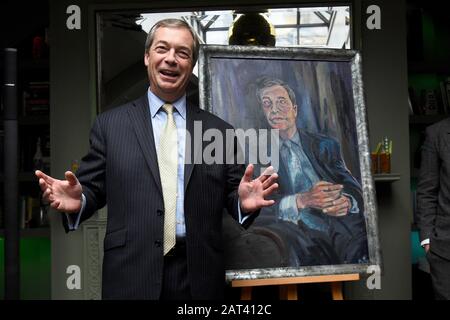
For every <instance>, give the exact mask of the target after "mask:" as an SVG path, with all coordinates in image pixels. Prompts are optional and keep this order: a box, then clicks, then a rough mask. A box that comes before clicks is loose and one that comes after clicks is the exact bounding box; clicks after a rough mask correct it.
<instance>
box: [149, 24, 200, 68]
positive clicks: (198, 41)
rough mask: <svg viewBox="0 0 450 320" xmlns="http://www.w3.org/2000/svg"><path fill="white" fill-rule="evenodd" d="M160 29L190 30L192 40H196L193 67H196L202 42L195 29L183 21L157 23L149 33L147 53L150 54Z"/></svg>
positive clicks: (193, 49)
mask: <svg viewBox="0 0 450 320" xmlns="http://www.w3.org/2000/svg"><path fill="white" fill-rule="evenodd" d="M159 28H184V29H187V30H189V32H190V33H191V35H192V38H193V39H194V46H193V48H192V51H193V52H192V65H195V63H196V62H197V59H198V51H199V47H200V40H199V39H198V36H197V33H196V32H195V31H194V29H192V27H191V26H190V25H189V24H188V23H187V22H186V21H184V20H181V19H172V18H170V19H163V20H160V21H158V22H157V23H155V24H154V25H153V27H152V28H151V29H150V31H149V32H148V35H147V40H145V53H148V50H149V49H150V46H151V45H152V43H153V40H154V39H155V33H156V30H158V29H159Z"/></svg>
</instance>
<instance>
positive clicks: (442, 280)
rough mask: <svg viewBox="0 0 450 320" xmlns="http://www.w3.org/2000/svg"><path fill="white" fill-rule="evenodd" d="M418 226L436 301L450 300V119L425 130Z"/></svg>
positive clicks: (418, 196) (420, 176)
mask: <svg viewBox="0 0 450 320" xmlns="http://www.w3.org/2000/svg"><path fill="white" fill-rule="evenodd" d="M416 221H417V225H418V227H419V230H420V239H421V244H422V246H423V247H424V248H425V251H426V253H427V260H428V262H429V264H430V273H431V279H432V283H433V288H434V292H435V296H436V299H445V300H449V299H450V118H448V119H445V120H443V121H440V122H438V123H436V124H434V125H432V126H430V127H428V128H427V130H426V139H425V142H424V144H423V146H422V161H421V167H420V174H419V180H418V183H417V216H416Z"/></svg>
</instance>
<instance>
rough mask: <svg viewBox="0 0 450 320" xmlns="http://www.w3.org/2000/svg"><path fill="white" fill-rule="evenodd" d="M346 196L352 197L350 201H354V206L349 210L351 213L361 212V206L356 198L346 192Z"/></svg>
mask: <svg viewBox="0 0 450 320" xmlns="http://www.w3.org/2000/svg"><path fill="white" fill-rule="evenodd" d="M343 195H344V196H346V197H347V198H349V199H350V202H351V203H352V207H351V208H350V210H349V213H359V207H358V202H357V201H356V200H355V198H354V197H353V196H352V195H351V194H347V193H344V194H343Z"/></svg>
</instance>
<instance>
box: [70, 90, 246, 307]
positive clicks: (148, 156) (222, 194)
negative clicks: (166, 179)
mask: <svg viewBox="0 0 450 320" xmlns="http://www.w3.org/2000/svg"><path fill="white" fill-rule="evenodd" d="M194 121H201V124H202V129H203V131H205V130H207V129H210V128H215V129H218V130H220V131H221V132H222V133H224V136H225V130H226V129H231V128H232V127H231V126H230V125H229V124H227V123H226V122H224V121H223V120H221V119H219V118H218V117H216V116H214V115H212V114H210V113H208V112H206V111H204V110H201V109H199V108H197V107H194V106H192V105H189V103H188V105H187V121H186V129H187V131H188V132H190V133H191V136H192V137H193V136H194V134H193V131H194V130H193V129H194ZM196 138H198V137H196ZM193 140H194V139H192V141H193ZM208 143H209V142H208ZM204 146H205V143H204V142H202V143H195V142H194V141H193V142H192V143H191V145H190V146H189V145H187V146H186V152H188V148H189V150H191V151H192V152H193V154H194V155H197V156H199V155H200V156H201V154H202V147H203V148H204ZM224 148H226V147H225V144H224ZM226 151H227V152H236V149H235V148H234V150H226ZM185 166H186V167H185V179H184V185H185V198H184V199H185V200H184V201H185V204H184V212H185V222H186V247H187V265H188V277H189V282H190V285H191V294H192V297H193V298H194V299H221V298H223V289H224V279H225V278H224V276H225V272H224V261H223V249H222V213H223V209H224V208H227V209H228V211H229V212H230V213H231V214H232V215H233V216H234V217H235V218H236V217H237V215H238V213H237V206H238V196H237V187H238V185H239V182H240V179H241V177H242V175H243V173H244V169H245V168H244V166H243V165H226V164H213V165H206V164H203V163H202V164H194V165H192V164H186V165H185ZM77 176H78V179H79V181H80V183H81V185H82V187H83V193H84V195H85V196H86V200H87V202H86V208H85V211H84V212H83V216H82V217H81V220H80V221H84V220H86V219H88V218H89V217H90V216H92V214H93V213H94V212H95V211H96V210H98V209H100V208H101V207H103V206H104V205H105V204H106V205H107V206H108V220H107V230H106V236H105V240H104V259H103V279H102V281H103V283H102V295H103V298H104V299H158V298H159V296H160V292H161V284H162V277H163V245H162V243H163V225H164V214H163V212H164V203H163V196H162V191H161V190H162V189H161V181H160V176H159V170H158V162H157V156H156V148H155V145H154V139H153V130H152V124H151V120H150V111H149V106H148V99H147V95H144V96H143V97H141V98H140V99H138V100H136V101H134V102H131V103H128V104H125V105H123V106H121V107H118V108H115V109H112V110H110V111H107V112H105V113H103V114H101V115H99V116H98V117H97V119H96V121H95V123H94V125H93V127H92V130H91V136H90V149H89V152H88V154H87V155H86V156H85V157H84V158H83V159H82V161H81V164H80V168H79V170H78V172H77Z"/></svg>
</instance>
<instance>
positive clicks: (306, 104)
mask: <svg viewBox="0 0 450 320" xmlns="http://www.w3.org/2000/svg"><path fill="white" fill-rule="evenodd" d="M209 70H210V72H211V79H214V81H213V82H212V83H211V84H210V85H211V99H212V101H211V102H212V105H211V111H212V112H214V113H215V114H217V115H218V116H220V117H221V118H223V119H224V120H225V121H227V122H229V123H231V124H232V125H233V126H234V127H235V128H243V129H248V128H268V124H267V122H266V120H265V117H264V114H263V112H262V110H261V107H260V106H259V104H258V101H257V98H256V91H255V80H256V79H257V78H258V77H261V76H271V77H274V78H279V79H281V80H283V81H284V82H286V83H287V84H288V85H289V86H290V87H291V88H292V89H293V90H294V92H295V96H296V100H297V106H298V115H297V126H298V127H299V128H302V129H305V130H307V131H310V132H313V133H321V134H324V135H327V136H329V137H332V138H334V139H336V140H337V141H338V142H339V143H340V144H341V148H342V153H343V158H344V160H345V162H346V165H347V167H348V168H349V170H350V172H351V173H352V174H353V176H354V177H355V178H356V179H357V180H358V181H359V182H361V173H360V166H359V154H358V139H357V134H356V120H355V110H354V101H353V89H352V74H351V64H350V62H340V61H303V60H281V59H280V60H275V59H270V60H269V59H253V58H252V59H245V58H233V59H230V58H212V59H211V60H210V64H209Z"/></svg>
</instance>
